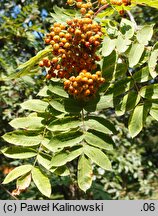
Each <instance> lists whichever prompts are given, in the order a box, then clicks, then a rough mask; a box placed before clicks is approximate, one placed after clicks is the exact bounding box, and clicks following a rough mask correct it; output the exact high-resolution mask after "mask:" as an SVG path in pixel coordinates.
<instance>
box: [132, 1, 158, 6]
mask: <svg viewBox="0 0 158 216" xmlns="http://www.w3.org/2000/svg"><path fill="white" fill-rule="evenodd" d="M136 3H137V4H138V3H143V4H146V5H148V6H150V7H155V8H158V0H136Z"/></svg>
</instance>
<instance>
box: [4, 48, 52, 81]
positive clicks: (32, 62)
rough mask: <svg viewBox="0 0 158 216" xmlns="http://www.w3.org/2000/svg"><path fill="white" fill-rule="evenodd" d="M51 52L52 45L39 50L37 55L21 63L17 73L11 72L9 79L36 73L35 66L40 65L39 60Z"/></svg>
mask: <svg viewBox="0 0 158 216" xmlns="http://www.w3.org/2000/svg"><path fill="white" fill-rule="evenodd" d="M51 52H52V48H51V46H48V47H46V48H45V49H44V50H42V51H40V52H38V53H37V55H36V56H34V57H32V58H31V59H29V60H28V61H27V62H25V63H24V64H22V65H20V66H19V67H18V68H17V69H16V73H13V74H11V75H10V76H9V77H8V78H7V79H16V78H19V77H22V76H26V75H28V74H30V73H34V71H33V69H34V68H35V66H38V63H39V61H40V60H41V59H43V58H44V57H45V56H47V55H48V54H49V53H51Z"/></svg>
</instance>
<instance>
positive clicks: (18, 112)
mask: <svg viewBox="0 0 158 216" xmlns="http://www.w3.org/2000/svg"><path fill="white" fill-rule="evenodd" d="M138 2H139V3H141V2H143V3H144V2H145V1H138ZM155 2H157V1H150V2H149V1H148V4H149V3H150V4H151V6H155V7H157V3H155ZM5 3H6V4H3V5H2V6H1V11H3V15H2V17H1V19H0V22H1V24H2V25H1V29H0V43H1V47H2V52H1V54H0V62H1V80H0V82H1V90H0V91H1V99H2V100H1V119H0V122H1V125H2V126H1V129H0V131H1V134H2V135H3V139H2V140H1V144H2V148H1V152H2V154H3V155H5V156H6V157H8V158H11V159H6V157H5V158H4V156H2V155H1V158H2V161H3V162H1V164H2V165H1V170H2V171H3V173H5V169H6V167H11V168H12V167H16V168H15V169H13V170H12V171H11V172H9V174H8V175H7V176H6V178H5V179H4V176H3V175H1V177H2V178H3V179H4V181H3V184H4V185H2V188H3V190H4V191H3V192H2V198H4V199H8V195H6V194H5V190H7V189H6V188H7V185H6V184H8V183H10V182H12V181H13V180H15V179H17V182H16V188H17V189H16V191H14V193H12V195H14V194H15V195H17V194H18V193H19V194H20V193H21V192H23V191H25V190H26V189H27V188H28V187H29V188H28V189H27V190H26V192H23V193H21V194H20V196H19V198H20V199H21V198H22V199H27V198H33V199H39V198H42V199H45V198H46V197H50V198H51V199H55V198H58V199H82V198H85V199H139V198H148V199H149V198H155V199H156V198H157V197H155V196H154V190H155V187H156V186H155V184H156V179H157V175H158V164H157V160H156V157H157V151H158V147H157V131H156V128H157V120H158V84H157V57H158V45H157V43H156V38H157V32H156V24H155V21H156V13H155V10H157V9H153V8H148V7H144V6H139V7H136V8H135V7H134V8H133V7H132V13H129V16H127V17H125V18H122V17H120V16H119V15H118V13H117V12H116V11H115V9H114V8H111V9H110V10H107V11H102V12H101V13H98V14H97V16H96V17H95V19H96V20H97V22H98V23H100V24H101V25H102V30H103V32H104V33H105V34H104V37H103V43H102V46H101V47H100V50H99V54H100V55H101V56H102V60H101V61H100V62H98V67H100V69H101V71H102V73H103V77H104V78H105V80H106V82H105V84H104V85H103V86H102V87H101V88H100V91H99V93H98V94H97V95H96V97H95V98H93V99H91V100H89V101H87V102H82V103H81V102H78V101H76V100H75V99H73V98H71V97H69V95H68V94H67V93H66V92H65V91H64V89H63V80H59V79H56V78H54V79H51V80H50V81H45V71H43V72H42V71H41V69H40V67H39V66H38V62H39V60H41V59H42V58H43V57H45V56H47V55H51V49H50V47H46V48H44V43H43V41H42V38H43V34H45V33H46V32H47V30H48V28H49V26H50V24H52V23H54V21H58V22H60V21H61V22H64V20H63V14H64V19H65V17H67V19H68V18H69V17H70V16H72V17H74V16H79V15H78V12H77V11H75V10H73V11H70V10H69V11H67V10H66V9H60V8H58V7H57V6H56V5H55V7H53V5H52V8H50V4H51V3H50V4H48V5H47V4H45V3H43V4H42V2H40V3H39V2H35V1H34V2H31V1H26V2H25V1H24V3H21V2H20V3H19V2H13V5H11V6H10V5H8V4H7V2H5ZM38 3H39V4H38ZM16 7H18V8H16ZM42 7H43V8H42ZM15 8H16V9H15ZM32 9H33V10H32ZM42 9H46V10H47V11H48V13H50V12H52V14H51V16H52V17H51V16H49V15H48V17H47V18H46V19H45V18H44V15H43V14H44V12H43V14H41V10H42ZM117 9H118V8H117V7H116V10H117ZM18 10H19V11H18ZM147 10H148V11H149V17H150V19H149V17H148V19H147V17H146V21H144V19H143V18H144V14H145V15H146V11H147ZM42 11H44V10H42ZM139 11H140V12H139ZM70 12H71V13H70ZM138 12H139V13H141V15H142V18H140V16H139V15H137V13H138ZM132 14H133V15H132ZM150 15H151V16H150ZM46 16H47V15H46ZM133 16H134V17H135V20H136V22H137V24H136V22H135V21H133ZM104 17H105V18H106V19H105V18H104ZM131 17H132V18H131ZM129 18H131V20H130V19H129ZM65 21H66V20H65ZM31 57H32V58H31ZM23 62H25V63H23ZM22 63H23V64H22ZM7 77H9V78H7ZM39 90H40V91H39ZM28 98H29V100H27V99H28ZM25 100H26V101H25ZM8 122H9V125H10V126H11V127H10V126H8ZM13 128H14V129H13ZM11 130H12V131H11ZM10 131H11V132H10ZM6 142H7V143H10V144H11V145H10V144H7V143H6ZM6 173H7V171H6ZM31 178H32V181H33V182H34V183H32V182H31ZM30 184H31V185H30ZM35 186H37V188H38V189H39V191H40V192H41V193H42V194H43V195H44V196H42V195H41V193H40V192H38V190H37V189H36V187H35ZM51 188H52V194H51ZM8 189H9V190H12V189H15V186H14V185H13V186H12V185H10V188H9V186H8ZM83 191H84V192H86V191H87V192H86V193H84V192H83ZM10 198H11V197H9V199H10Z"/></svg>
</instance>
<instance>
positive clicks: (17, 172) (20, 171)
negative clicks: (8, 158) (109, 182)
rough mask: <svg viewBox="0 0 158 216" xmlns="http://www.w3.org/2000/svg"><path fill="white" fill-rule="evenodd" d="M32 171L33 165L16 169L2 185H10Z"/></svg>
mask: <svg viewBox="0 0 158 216" xmlns="http://www.w3.org/2000/svg"><path fill="white" fill-rule="evenodd" d="M31 169H32V165H22V166H19V167H16V168H15V169H13V170H12V171H11V172H10V173H9V174H8V175H7V176H6V177H5V179H4V181H3V182H2V183H3V184H8V183H9V182H11V181H14V180H15V179H17V178H18V177H19V176H22V175H24V174H26V173H28V172H30V171H31Z"/></svg>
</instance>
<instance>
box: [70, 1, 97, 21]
mask: <svg viewBox="0 0 158 216" xmlns="http://www.w3.org/2000/svg"><path fill="white" fill-rule="evenodd" d="M67 4H68V5H70V6H72V5H76V7H77V8H79V9H80V12H81V14H82V15H85V17H91V15H93V14H94V12H93V11H92V10H90V9H91V8H92V7H93V5H92V3H91V1H90V0H87V1H86V2H84V1H82V0H67ZM86 13H87V14H86Z"/></svg>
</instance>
